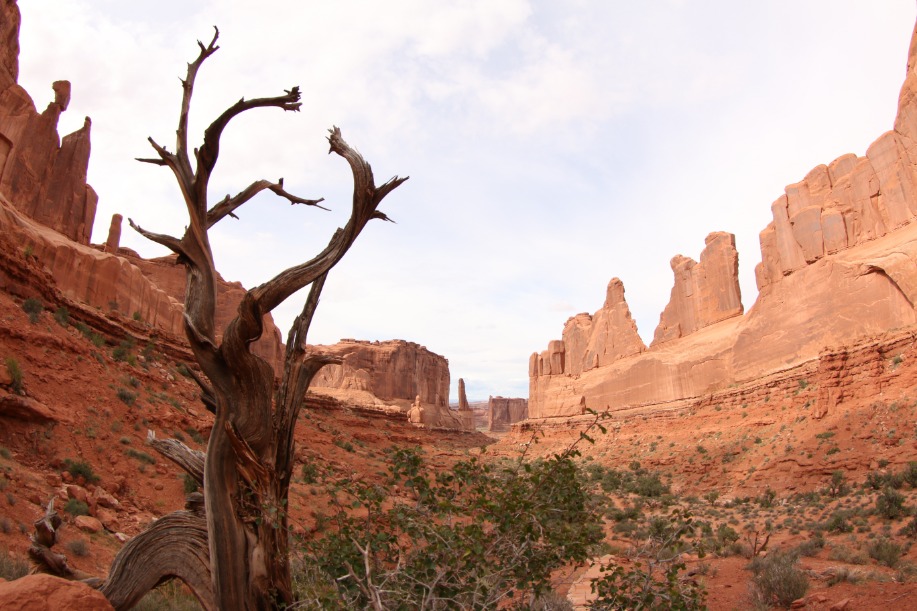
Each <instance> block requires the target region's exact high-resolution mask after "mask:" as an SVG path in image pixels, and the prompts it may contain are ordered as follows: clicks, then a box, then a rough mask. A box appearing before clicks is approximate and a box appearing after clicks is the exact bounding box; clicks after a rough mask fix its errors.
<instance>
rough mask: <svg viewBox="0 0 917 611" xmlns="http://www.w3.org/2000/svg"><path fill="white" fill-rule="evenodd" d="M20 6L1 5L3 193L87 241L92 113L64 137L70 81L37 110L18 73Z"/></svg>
mask: <svg viewBox="0 0 917 611" xmlns="http://www.w3.org/2000/svg"><path fill="white" fill-rule="evenodd" d="M18 35H19V9H18V7H17V6H16V5H15V3H10V2H7V1H4V2H2V4H0V42H2V43H3V45H2V46H0V193H3V194H4V195H5V196H6V197H7V199H8V200H9V201H10V202H12V203H13V205H14V206H16V207H17V208H18V209H19V210H21V211H22V212H24V213H25V214H27V215H29V216H30V217H32V218H33V219H35V220H37V221H38V222H40V223H42V224H43V225H45V226H46V227H50V228H52V229H54V230H55V231H59V232H60V233H62V234H64V235H65V236H67V237H69V238H70V239H71V240H74V241H76V242H80V243H81V244H88V243H89V237H90V235H91V233H92V223H93V219H94V217H95V211H96V203H97V202H98V197H97V196H96V193H95V191H93V190H92V187H90V186H89V185H87V184H86V170H87V168H88V165H89V149H90V146H89V127H90V121H89V118H88V117H87V118H86V121H85V123H84V125H83V127H82V128H81V129H79V130H77V131H76V132H74V133H72V134H70V135H68V136H66V137H65V138H64V140H63V143H61V142H60V138H59V136H58V134H57V121H58V119H59V117H60V114H61V113H62V112H63V111H64V110H66V109H67V106H68V105H69V103H70V83H68V82H67V81H57V82H55V83H54V84H53V86H52V87H53V89H54V101H53V102H51V103H50V104H48V107H47V108H46V109H45V110H44V112H42V113H40V114H39V113H38V111H37V110H36V109H35V104H34V103H33V101H32V98H31V97H30V96H29V94H28V93H26V91H25V90H24V89H23V88H22V87H20V86H19V85H18V84H16V80H17V78H18V74H19V68H18V64H19V43H18Z"/></svg>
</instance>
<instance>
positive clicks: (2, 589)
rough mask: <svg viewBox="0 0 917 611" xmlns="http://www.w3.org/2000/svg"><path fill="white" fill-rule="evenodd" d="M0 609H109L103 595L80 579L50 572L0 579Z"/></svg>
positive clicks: (88, 610) (51, 610)
mask: <svg viewBox="0 0 917 611" xmlns="http://www.w3.org/2000/svg"><path fill="white" fill-rule="evenodd" d="M0 608H2V609H21V610H22V611H59V610H60V609H80V610H81V611H111V610H112V609H113V607H112V606H111V603H110V602H108V599H107V598H105V595H104V594H102V593H101V592H99V591H98V590H96V589H94V588H91V587H90V586H88V585H86V584H85V583H83V582H82V581H67V580H66V579H61V578H60V577H54V576H52V575H27V576H25V577H21V578H19V579H16V580H15V581H7V582H4V581H0Z"/></svg>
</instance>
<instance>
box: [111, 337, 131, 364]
mask: <svg viewBox="0 0 917 611" xmlns="http://www.w3.org/2000/svg"><path fill="white" fill-rule="evenodd" d="M133 349H134V340H133V339H131V338H127V339H124V340H122V341H121V343H120V344H118V345H117V346H116V347H115V349H114V350H112V351H111V358H113V359H115V360H116V361H119V362H125V363H127V364H129V365H136V364H137V357H136V356H134V354H133V352H132V350H133Z"/></svg>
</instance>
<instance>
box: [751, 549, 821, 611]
mask: <svg viewBox="0 0 917 611" xmlns="http://www.w3.org/2000/svg"><path fill="white" fill-rule="evenodd" d="M797 561H798V558H797V556H796V555H795V554H791V553H787V552H780V551H774V552H771V553H770V554H768V555H767V556H764V557H762V556H758V557H757V558H755V560H754V561H753V562H752V563H751V564H750V565H749V568H750V569H751V570H752V572H753V573H754V576H753V577H752V580H751V582H752V597H753V598H754V599H755V601H756V602H758V603H760V604H762V605H774V606H781V607H786V608H789V606H790V604H791V603H792V602H793V601H794V600H796V599H798V598H802V597H803V596H804V595H805V593H806V591H807V590H808V589H809V579H808V578H807V577H806V574H805V573H804V572H803V571H802V570H801V569H800V568H799V566H798V564H797Z"/></svg>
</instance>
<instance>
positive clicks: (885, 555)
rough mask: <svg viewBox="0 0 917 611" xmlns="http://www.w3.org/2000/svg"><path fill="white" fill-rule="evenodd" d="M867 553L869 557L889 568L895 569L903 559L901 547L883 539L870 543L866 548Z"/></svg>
mask: <svg viewBox="0 0 917 611" xmlns="http://www.w3.org/2000/svg"><path fill="white" fill-rule="evenodd" d="M866 551H867V553H868V554H869V557H870V558H872V559H873V560H875V561H876V562H878V563H879V564H882V565H884V566H887V567H889V568H892V569H893V568H895V566H897V565H898V561H899V560H900V559H901V551H902V550H901V546H900V545H898V544H897V543H895V542H894V541H891V540H889V539H886V538H885V537H881V538H879V539H876V540H874V541H872V542H870V543H869V545H868V546H867V547H866Z"/></svg>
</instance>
